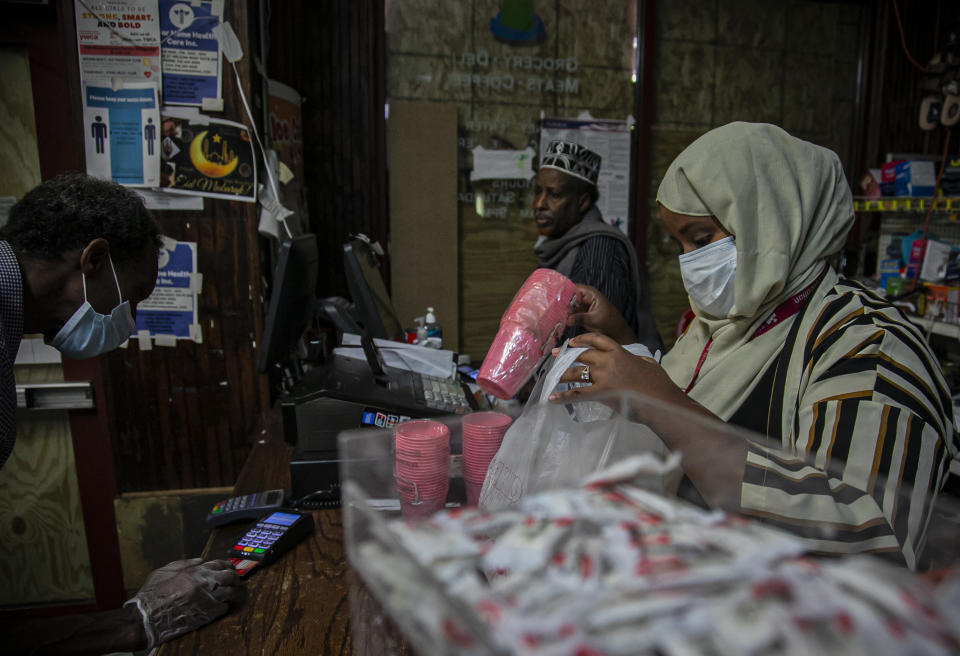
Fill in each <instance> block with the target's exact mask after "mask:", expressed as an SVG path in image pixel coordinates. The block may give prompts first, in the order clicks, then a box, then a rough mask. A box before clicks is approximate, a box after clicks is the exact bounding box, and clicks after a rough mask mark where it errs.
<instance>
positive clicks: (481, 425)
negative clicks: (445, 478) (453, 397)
mask: <svg viewBox="0 0 960 656" xmlns="http://www.w3.org/2000/svg"><path fill="white" fill-rule="evenodd" d="M512 421H513V420H512V419H511V418H510V417H509V416H508V415H505V414H503V413H501V412H474V413H472V414H469V415H467V416H466V417H464V418H463V422H462V425H461V426H462V435H463V479H464V481H467V482H468V483H483V479H484V478H485V477H486V475H487V469H488V468H489V467H490V461H491V460H493V457H494V456H495V455H497V451H498V450H499V449H500V444H501V443H502V442H503V436H504V435H505V434H506V432H507V429H508V428H510V424H511V422H512Z"/></svg>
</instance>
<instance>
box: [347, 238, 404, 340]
mask: <svg viewBox="0 0 960 656" xmlns="http://www.w3.org/2000/svg"><path fill="white" fill-rule="evenodd" d="M343 268H344V272H345V273H346V275H347V287H348V288H349V289H350V296H351V297H352V298H353V314H354V318H355V319H356V320H357V321H358V322H359V323H360V326H361V328H362V329H363V332H364V334H365V335H366V336H368V337H379V338H380V339H397V338H399V337H401V336H402V335H403V326H402V325H401V324H400V319H399V318H397V312H396V310H394V308H393V303H392V302H391V301H390V294H388V293H387V287H386V285H384V284H383V277H382V276H381V275H380V267H379V264H378V262H377V256H376V254H375V253H374V252H373V249H372V248H371V247H370V244H368V243H367V242H365V241H364V240H362V239H352V240H350V241H349V242H347V243H346V244H345V245H344V247H343Z"/></svg>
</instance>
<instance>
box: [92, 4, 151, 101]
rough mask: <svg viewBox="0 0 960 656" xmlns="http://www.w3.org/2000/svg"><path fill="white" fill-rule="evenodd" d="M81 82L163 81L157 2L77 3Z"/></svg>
mask: <svg viewBox="0 0 960 656" xmlns="http://www.w3.org/2000/svg"><path fill="white" fill-rule="evenodd" d="M74 7H75V10H76V18H77V49H78V51H79V55H80V79H81V80H84V81H88V80H93V79H98V80H100V81H104V82H106V81H110V80H113V79H121V80H125V81H128V82H155V83H156V84H157V85H158V87H159V85H160V84H161V81H162V74H161V71H160V21H159V20H158V16H157V11H158V9H157V0H76V1H75V2H74Z"/></svg>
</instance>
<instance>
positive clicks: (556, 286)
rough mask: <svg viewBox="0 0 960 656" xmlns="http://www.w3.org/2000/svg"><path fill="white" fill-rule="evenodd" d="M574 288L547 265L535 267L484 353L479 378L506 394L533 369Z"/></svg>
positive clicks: (550, 343) (552, 340)
mask: <svg viewBox="0 0 960 656" xmlns="http://www.w3.org/2000/svg"><path fill="white" fill-rule="evenodd" d="M576 298H577V288H576V285H574V284H573V283H572V282H571V281H570V279H569V278H567V277H566V276H564V275H563V274H560V273H557V272H556V271H553V270H551V269H537V270H536V271H534V272H533V273H532V274H530V276H529V277H528V278H527V280H526V281H525V282H524V283H523V285H522V286H521V287H520V289H519V291H517V293H516V295H515V296H514V297H513V300H512V301H511V302H510V305H509V306H508V307H507V309H506V311H505V312H504V313H503V317H502V318H501V319H500V329H499V330H498V331H497V335H496V337H495V338H494V340H493V344H492V345H491V346H490V350H489V351H487V356H486V357H485V358H484V359H483V365H482V366H481V367H480V373H479V375H478V376H477V384H478V385H480V387H481V389H483V390H484V391H485V392H487V393H489V394H492V395H494V396H496V397H497V398H501V399H510V398H513V396H514V395H516V393H517V392H518V391H519V390H520V388H521V387H523V384H524V383H525V382H526V381H527V379H528V378H529V377H530V375H531V374H532V373H533V370H534V368H535V367H536V364H537V362H538V361H539V360H540V357H541V356H543V355H544V354H545V353H547V352H548V351H549V350H550V349H552V348H553V347H554V346H555V345H556V341H557V338H558V337H559V336H560V334H561V333H563V330H564V328H565V327H566V322H567V316H569V314H570V311H571V309H572V308H573V307H574V306H575V304H576Z"/></svg>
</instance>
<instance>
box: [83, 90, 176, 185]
mask: <svg viewBox="0 0 960 656" xmlns="http://www.w3.org/2000/svg"><path fill="white" fill-rule="evenodd" d="M159 123H160V111H159V105H158V102H157V85H156V84H144V83H129V84H125V85H124V86H123V88H120V89H114V88H113V87H109V86H100V85H98V84H90V83H87V84H84V85H83V131H84V149H85V151H86V163H87V173H88V174H89V175H93V176H96V177H98V178H104V179H106V180H113V181H114V182H116V183H118V184H122V185H129V186H133V187H156V186H157V185H158V184H159V183H160V130H159V129H158V125H159Z"/></svg>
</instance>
